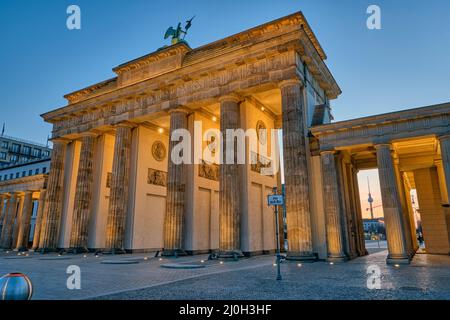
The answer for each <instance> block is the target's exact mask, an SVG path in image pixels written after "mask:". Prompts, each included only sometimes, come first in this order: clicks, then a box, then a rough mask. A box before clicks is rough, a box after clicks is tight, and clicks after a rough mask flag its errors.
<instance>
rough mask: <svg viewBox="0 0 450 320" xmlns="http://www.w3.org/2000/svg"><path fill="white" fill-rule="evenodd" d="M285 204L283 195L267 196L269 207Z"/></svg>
mask: <svg viewBox="0 0 450 320" xmlns="http://www.w3.org/2000/svg"><path fill="white" fill-rule="evenodd" d="M283 203H284V201H283V195H281V194H269V195H268V196H267V204H268V205H269V206H282V205H283Z"/></svg>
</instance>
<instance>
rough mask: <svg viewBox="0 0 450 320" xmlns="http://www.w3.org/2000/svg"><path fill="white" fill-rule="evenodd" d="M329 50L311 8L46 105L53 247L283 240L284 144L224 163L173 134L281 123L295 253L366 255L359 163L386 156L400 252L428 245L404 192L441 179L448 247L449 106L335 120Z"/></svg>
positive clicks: (389, 221)
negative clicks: (278, 227) (184, 147)
mask: <svg viewBox="0 0 450 320" xmlns="http://www.w3.org/2000/svg"><path fill="white" fill-rule="evenodd" d="M326 58H327V57H326V54H325V53H324V51H323V49H322V47H321V46H320V44H319V42H318V40H317V39H316V37H315V35H314V33H313V31H312V30H311V28H310V26H309V25H308V22H307V21H306V19H305V17H304V16H303V14H302V13H300V12H299V13H295V14H292V15H289V16H286V17H283V18H280V19H278V20H275V21H272V22H269V23H266V24H263V25H261V26H258V27H255V28H253V29H250V30H247V31H243V32H241V33H239V34H236V35H233V36H230V37H227V38H225V39H221V40H218V41H216V42H213V43H210V44H207V45H204V46H201V47H199V48H196V49H191V48H190V47H189V46H188V45H187V43H185V42H183V41H180V42H178V43H175V44H172V45H170V46H166V47H164V48H161V49H160V50H157V51H155V52H153V53H150V54H148V55H146V56H143V57H140V58H137V59H135V60H132V61H129V62H127V63H124V64H122V65H119V66H117V67H115V68H114V69H113V71H114V72H115V74H116V76H115V77H114V78H112V79H109V80H106V81H103V82H101V83H97V84H95V85H92V86H90V87H87V88H85V89H82V90H79V91H76V92H73V93H70V94H67V95H66V96H65V98H66V99H67V101H68V104H67V105H66V106H64V107H62V108H60V109H56V110H53V111H50V112H48V113H46V114H44V115H43V118H44V119H45V121H47V122H49V123H51V124H53V138H52V141H53V146H54V150H53V157H52V162H51V171H50V174H49V178H48V183H47V192H46V201H45V207H44V212H43V217H42V222H41V225H40V230H41V232H40V237H39V245H38V248H39V249H38V250H41V251H44V252H45V251H52V250H57V249H66V250H69V251H71V252H75V253H76V252H83V251H86V250H102V251H104V252H110V253H120V252H139V251H141V252H143V251H152V250H153V251H157V250H162V251H163V254H165V255H178V254H185V253H187V254H196V253H205V252H217V253H218V254H219V255H222V256H223V257H236V256H242V255H246V256H249V255H256V254H263V253H269V252H273V251H274V249H275V247H276V239H275V220H274V219H275V217H274V214H273V211H272V208H270V207H268V206H267V201H266V198H267V195H268V194H270V193H271V192H272V187H274V186H279V187H281V183H282V181H281V175H280V173H279V172H276V171H273V172H272V174H263V169H264V168H265V167H267V166H268V165H270V164H271V163H272V162H273V161H275V160H276V159H275V157H276V154H274V153H273V152H272V153H271V154H269V155H266V156H265V155H264V154H263V153H262V152H259V151H258V150H259V149H257V151H256V152H255V151H252V154H247V156H249V157H252V158H253V159H256V161H255V162H254V163H249V162H245V163H243V164H239V163H223V164H222V163H220V164H219V163H214V162H209V161H204V160H203V159H197V155H198V154H197V153H196V152H195V149H196V148H198V147H199V146H196V145H194V144H195V143H194V141H195V139H192V140H189V139H185V138H182V139H178V138H177V137H176V135H175V134H174V133H175V132H179V131H180V130H184V131H185V132H189V133H190V134H191V135H192V136H195V135H200V136H202V137H203V136H204V135H205V133H206V132H207V130H210V129H214V130H216V132H220V133H225V132H226V130H228V129H243V130H247V129H253V128H255V129H257V130H259V129H267V130H268V131H269V132H270V130H272V129H282V146H283V152H282V154H283V158H284V162H283V163H284V176H285V181H284V183H285V189H286V224H287V239H288V250H287V258H288V259H294V260H311V261H313V260H316V259H328V260H330V261H344V260H346V259H351V258H355V257H357V256H362V255H365V254H366V250H365V246H364V234H363V230H362V215H361V208H360V203H359V193H358V186H357V178H356V174H357V172H358V170H360V169H364V168H371V167H378V169H379V172H380V182H381V188H382V193H383V206H384V213H385V219H386V227H387V234H388V242H389V257H388V262H395V263H403V262H404V263H408V262H409V260H410V258H411V257H412V256H413V254H414V252H415V250H416V249H417V244H416V242H415V241H414V237H415V232H414V230H413V225H414V224H413V223H412V220H411V208H410V207H409V205H408V203H407V202H408V201H407V197H405V195H406V194H407V190H409V188H412V187H416V188H417V189H418V192H419V201H421V202H422V201H423V203H426V201H428V200H427V199H428V198H429V197H428V193H430V192H434V193H432V198H433V199H432V200H430V201H429V202H430V205H429V208H430V209H429V210H431V211H430V212H433V213H430V215H433V216H438V215H439V219H440V220H439V221H440V222H437V223H436V222H433V221H434V220H433V221H432V222H430V223H431V224H432V225H434V224H438V225H439V228H440V229H439V230H441V229H442V230H441V231H442V236H440V237H441V238H439V239H436V250H438V251H439V250H441V251H442V250H444V251H445V250H447V253H448V246H449V243H448V239H449V237H448V223H449V220H450V219H449V213H448V211H447V209H445V208H443V207H441V206H440V204H441V203H440V201H441V199H440V197H441V194H442V196H443V199H445V201H447V202H448V192H449V190H450V189H449V188H448V183H449V181H450V163H449V154H450V153H449V150H450V149H449V148H450V142H449V141H450V139H448V136H447V134H448V133H449V129H448V114H449V110H450V106H449V105H448V104H446V105H442V106H440V107H439V108H440V109H439V112H438V113H436V112H435V113H432V112H427V111H421V110H419V111H417V110H416V111H410V112H409V113H405V114H404V115H400V116H396V115H388V116H383V115H381V116H378V117H372V118H368V119H365V118H363V119H362V120H360V119H357V120H355V121H354V122H351V121H349V122H344V123H333V124H331V123H330V122H331V120H332V116H331V113H330V110H331V109H330V100H333V99H336V98H337V97H338V96H339V95H340V93H341V91H340V88H339V86H338V85H337V83H336V81H335V80H334V78H333V76H332V75H331V73H330V71H329V69H328V68H327V66H326V65H325V62H324V61H325V60H326ZM433 110H434V109H433ZM199 122H200V123H201V130H200V131H199V130H198V126H196V123H199ZM208 139H209V140H208ZM258 139H259V142H258V145H259V146H261V145H265V146H272V145H273V144H281V141H277V139H274V137H273V136H271V135H268V136H267V137H266V138H264V139H262V137H259V136H258ZM185 140H186V141H185ZM213 140H214V139H212V138H211V137H209V138H207V139H204V141H202V146H201V148H202V149H203V148H205V147H206V148H208V147H209V146H210V144H211V143H212V142H213ZM180 141H182V142H183V143H185V144H190V145H191V146H192V150H194V151H192V154H190V155H186V154H183V156H190V157H191V158H192V157H194V158H196V159H194V160H196V162H194V163H183V162H182V163H175V162H174V161H172V160H171V155H172V154H173V153H177V149H176V148H177V145H178V144H179V143H180ZM234 141H235V140H234V139H230V140H226V142H224V143H223V144H224V146H225V145H226V144H229V143H234ZM415 141H416V142H417V143H418V146H419V147H417V148H416V145H415V144H414V142H415ZM248 144H249V141H248V139H246V140H245V145H246V146H247V145H248ZM258 148H259V147H258ZM213 149H214V148H211V152H212V153H214V152H215V150H213ZM269 149H270V148H269ZM419 149H420V150H419ZM224 150H226V149H224ZM226 152H227V151H224V154H223V156H224V157H225V156H227V155H226ZM246 152H247V153H250V151H249V150H248V149H246ZM417 152H418V153H420V154H421V155H422V158H420V159H417V157H416V156H415V155H416V153H417ZM234 156H235V155H234ZM231 157H233V154H231ZM235 158H236V156H235ZM414 159H415V160H414ZM430 188H431V189H432V190H431V191H430ZM280 189H281V188H280ZM422 190H423V191H422ZM420 195H423V200H422V199H420V197H421V196H420ZM438 196H439V199H438ZM433 219H434V218H433ZM446 219H447V220H446ZM431 220H432V219H431V218H430V221H431ZM441 222H442V223H444V224H442V223H441ZM444 229H445V237H444ZM445 241H446V243H445Z"/></svg>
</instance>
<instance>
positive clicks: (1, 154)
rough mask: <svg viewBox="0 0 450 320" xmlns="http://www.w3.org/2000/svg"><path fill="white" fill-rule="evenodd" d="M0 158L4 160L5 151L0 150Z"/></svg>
mask: <svg viewBox="0 0 450 320" xmlns="http://www.w3.org/2000/svg"><path fill="white" fill-rule="evenodd" d="M0 160H6V152H0Z"/></svg>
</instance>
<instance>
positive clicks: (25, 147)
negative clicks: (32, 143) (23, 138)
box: [23, 146, 31, 155]
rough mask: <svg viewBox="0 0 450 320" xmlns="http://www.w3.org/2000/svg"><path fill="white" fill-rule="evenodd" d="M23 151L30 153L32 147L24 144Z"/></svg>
mask: <svg viewBox="0 0 450 320" xmlns="http://www.w3.org/2000/svg"><path fill="white" fill-rule="evenodd" d="M23 153H24V154H26V155H29V154H30V153H31V147H29V146H24V147H23Z"/></svg>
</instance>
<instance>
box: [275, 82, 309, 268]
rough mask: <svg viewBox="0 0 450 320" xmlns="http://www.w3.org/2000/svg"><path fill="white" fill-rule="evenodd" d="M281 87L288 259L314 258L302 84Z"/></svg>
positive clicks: (287, 84)
mask: <svg viewBox="0 0 450 320" xmlns="http://www.w3.org/2000/svg"><path fill="white" fill-rule="evenodd" d="M280 88H281V106H282V112H283V153H284V176H285V185H286V220H287V237H288V243H289V249H288V253H287V259H292V260H314V259H315V256H314V254H313V248H312V235H311V217H310V204H309V180H308V165H307V146H306V143H307V140H306V131H305V126H306V120H305V110H304V108H305V107H304V105H303V104H304V102H303V94H302V87H301V83H300V81H299V80H289V81H283V82H282V83H281V84H280Z"/></svg>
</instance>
